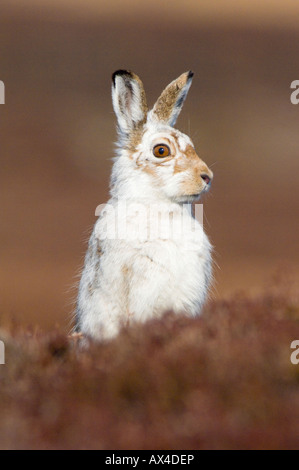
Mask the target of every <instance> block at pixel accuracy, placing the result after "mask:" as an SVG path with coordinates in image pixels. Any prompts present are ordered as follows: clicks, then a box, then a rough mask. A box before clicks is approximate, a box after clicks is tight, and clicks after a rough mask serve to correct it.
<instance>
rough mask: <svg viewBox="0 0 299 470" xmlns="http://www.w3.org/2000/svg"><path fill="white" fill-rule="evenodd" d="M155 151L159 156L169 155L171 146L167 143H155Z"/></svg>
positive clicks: (156, 155)
mask: <svg viewBox="0 0 299 470" xmlns="http://www.w3.org/2000/svg"><path fill="white" fill-rule="evenodd" d="M153 153H154V155H155V157H157V158H164V157H169V155H170V148H169V147H168V146H167V145H165V144H159V145H155V147H154V150H153Z"/></svg>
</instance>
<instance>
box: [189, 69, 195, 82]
mask: <svg viewBox="0 0 299 470" xmlns="http://www.w3.org/2000/svg"><path fill="white" fill-rule="evenodd" d="M193 76H194V72H192V70H189V72H188V80H191V78H193Z"/></svg>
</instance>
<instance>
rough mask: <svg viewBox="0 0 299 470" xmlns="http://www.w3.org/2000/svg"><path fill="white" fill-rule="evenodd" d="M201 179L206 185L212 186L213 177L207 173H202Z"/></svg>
mask: <svg viewBox="0 0 299 470" xmlns="http://www.w3.org/2000/svg"><path fill="white" fill-rule="evenodd" d="M200 176H201V178H202V179H203V180H204V182H205V183H206V184H208V185H209V184H211V182H212V179H213V177H212V176H211V175H207V174H206V173H202V174H201V175H200Z"/></svg>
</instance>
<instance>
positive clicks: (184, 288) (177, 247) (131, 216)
mask: <svg viewBox="0 0 299 470" xmlns="http://www.w3.org/2000/svg"><path fill="white" fill-rule="evenodd" d="M152 206H153V207H154V209H153V207H152ZM124 208H125V206H124V204H123V203H119V202H118V201H115V200H113V199H112V200H111V201H110V202H109V203H108V206H107V210H104V212H103V215H102V216H101V217H100V218H99V220H98V222H97V223H96V225H95V229H94V232H93V235H92V237H91V241H90V248H89V252H88V255H87V257H89V260H88V263H86V266H88V268H86V269H85V271H84V273H83V276H82V280H81V287H80V293H81V304H82V306H83V305H84V307H82V310H81V311H82V318H81V321H82V323H83V324H84V330H85V331H86V332H87V333H90V334H93V335H94V332H95V331H97V332H98V335H99V336H101V337H109V336H113V335H114V334H116V333H117V331H118V329H119V327H120V326H121V325H122V324H127V323H128V322H131V321H134V320H137V321H146V320H147V319H149V318H152V317H155V316H160V315H161V314H163V313H164V312H166V311H170V310H171V311H173V312H175V313H187V314H188V315H196V314H198V313H199V312H200V309H201V306H202V304H203V302H204V299H205V296H206V292H207V289H208V284H209V281H210V275H211V266H210V265H211V256H210V251H211V247H210V243H209V241H208V239H207V237H206V235H205V234H204V232H203V228H202V226H201V224H200V223H198V222H197V221H196V220H195V219H194V218H193V217H192V216H191V213H190V210H188V208H186V207H184V206H180V205H178V204H168V211H167V205H165V204H152V205H151V204H142V203H139V204H136V203H134V202H131V203H130V202H127V204H126V210H124ZM159 208H160V211H159ZM157 215H159V227H157ZM170 215H171V216H170ZM169 221H170V222H171V226H169ZM113 227H114V228H115V233H114V234H115V235H116V236H117V237H118V238H112V235H113V231H112V232H111V229H112V228H113Z"/></svg>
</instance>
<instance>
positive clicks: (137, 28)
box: [0, 0, 299, 328]
mask: <svg viewBox="0 0 299 470" xmlns="http://www.w3.org/2000/svg"><path fill="white" fill-rule="evenodd" d="M163 5H164V4H163ZM163 5H162V4H161V2H160V1H158V0H154V1H153V0H152V1H150V2H149V1H144V2H137V0H127V1H125V2H124V1H120V0H117V1H116V0H112V1H111V2H103V1H102V0H59V1H58V0H57V1H55V0H26V1H25V0H23V1H21V0H9V1H8V0H2V1H1V6H0V80H3V81H4V82H5V85H6V104H5V105H4V106H1V107H0V128H1V134H0V139H1V141H0V146H1V147H0V152H1V154H0V158H1V174H0V195H1V226H0V250H1V253H0V259H1V265H0V289H1V291H0V316H1V318H2V321H6V320H9V319H12V318H14V319H17V320H18V321H19V320H21V321H22V322H23V323H24V324H28V323H32V324H38V325H42V326H44V327H47V326H51V325H54V324H55V323H56V322H58V323H59V324H60V325H61V326H62V327H63V328H67V327H68V325H69V323H70V318H71V311H72V308H73V307H72V302H73V300H74V299H75V289H74V288H73V286H74V285H75V283H76V282H77V281H76V275H77V274H78V273H79V269H80V267H81V265H82V261H83V256H84V252H85V249H86V240H87V238H88V235H89V232H90V229H91V227H92V226H93V224H94V222H95V217H94V210H95V208H96V206H97V205H98V204H100V203H102V202H105V200H106V199H107V196H108V183H109V175H110V170H111V157H112V156H113V142H114V140H115V119H114V114H113V111H112V105H111V98H110V77H111V74H112V72H113V71H114V70H116V69H118V68H128V69H132V70H134V71H135V72H136V73H137V74H139V75H140V76H141V78H142V79H143V81H144V84H145V88H146V91H147V95H148V101H149V102H150V104H153V103H154V101H155V99H156V98H157V96H158V95H159V93H160V92H161V91H162V88H163V87H164V86H165V85H167V84H168V82H170V81H171V80H173V79H174V78H176V77H177V76H178V75H179V74H181V73H182V72H184V71H186V70H189V69H192V70H193V71H194V72H195V74H196V75H195V78H194V81H193V85H192V89H191V91H190V94H189V97H188V100H187V101H186V104H185V107H184V110H183V113H182V115H181V117H180V119H179V122H178V128H180V129H181V130H183V131H185V132H187V133H189V134H190V136H191V138H192V139H193V141H194V143H195V144H196V147H197V150H198V151H199V154H200V155H201V156H202V157H203V158H204V159H205V160H206V161H207V163H208V164H209V165H211V166H212V168H213V170H214V173H215V181H214V184H213V189H212V191H211V193H210V194H209V195H208V196H207V197H206V198H205V200H204V204H205V216H206V230H207V232H208V233H209V235H210V238H211V240H212V242H213V244H214V245H215V249H216V252H215V260H216V262H217V263H218V265H219V267H220V269H218V268H216V269H215V277H216V283H215V288H214V291H213V295H214V296H216V297H217V296H226V295H230V294H231V293H233V292H235V291H237V290H239V289H244V290H246V291H250V292H255V291H258V290H260V289H261V288H263V286H264V285H265V283H267V281H268V280H269V279H270V277H271V275H272V273H273V272H274V271H275V270H276V269H277V268H279V267H280V266H289V267H290V268H291V269H292V270H293V271H294V276H295V278H296V277H297V275H296V272H297V268H298V265H299V250H298V228H299V222H298V208H299V185H298V173H299V172H298V170H299V145H298V135H299V132H298V131H299V105H298V106H294V105H292V104H291V102H290V94H291V90H290V84H291V82H292V81H293V80H298V79H299V67H298V61H299V59H298V57H299V26H297V25H298V17H299V4H298V2H297V1H284V2H281V1H275V0H272V1H271V4H270V3H269V2H268V1H253V0H251V1H249V0H244V1H243V2H237V1H229V0H226V1H224V0H217V1H216V0H212V1H211V0H205V1H198V0H196V1H195V0H194V1H193V0H192V1H191V0H189V1H185V2H181V1H180V2H179V1H172V2H165V5H164V6H163ZM298 277H299V276H298Z"/></svg>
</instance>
